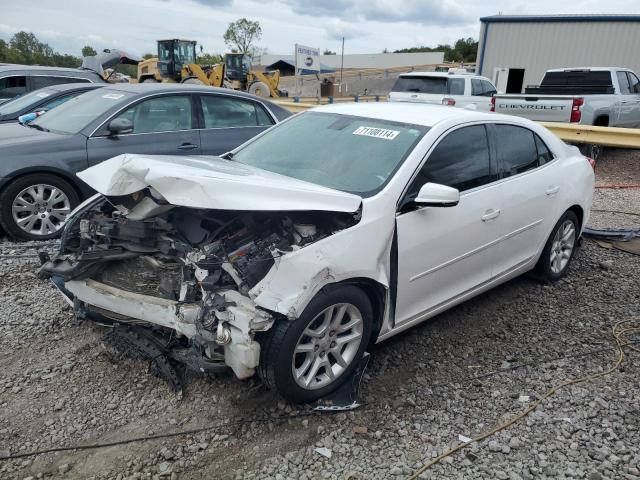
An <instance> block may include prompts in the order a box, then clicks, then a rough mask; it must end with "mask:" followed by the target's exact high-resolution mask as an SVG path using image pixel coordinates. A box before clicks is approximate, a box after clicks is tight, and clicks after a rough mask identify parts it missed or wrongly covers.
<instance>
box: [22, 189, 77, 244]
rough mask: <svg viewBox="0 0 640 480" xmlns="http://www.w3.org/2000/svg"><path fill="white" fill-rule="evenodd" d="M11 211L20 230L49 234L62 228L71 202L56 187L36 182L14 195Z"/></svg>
mask: <svg viewBox="0 0 640 480" xmlns="http://www.w3.org/2000/svg"><path fill="white" fill-rule="evenodd" d="M11 212H12V214H13V221H14V222H15V224H16V225H17V226H18V227H19V228H20V229H21V230H23V231H25V232H27V233H29V234H31V235H49V234H51V233H55V232H57V231H58V230H60V229H61V228H62V226H63V225H64V221H65V220H66V219H67V216H68V215H69V213H71V202H69V197H67V195H66V194H65V193H64V192H63V191H62V190H60V189H59V188H58V187H54V186H52V185H47V184H37V185H31V186H29V187H27V188H25V189H24V190H22V191H21V192H20V193H18V195H16V197H15V198H14V200H13V203H12V205H11Z"/></svg>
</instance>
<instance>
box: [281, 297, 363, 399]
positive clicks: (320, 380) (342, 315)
mask: <svg viewBox="0 0 640 480" xmlns="http://www.w3.org/2000/svg"><path fill="white" fill-rule="evenodd" d="M363 325H364V324H363V320H362V314H361V313H360V310H358V309H357V308H356V307H355V306H354V305H352V304H350V303H338V304H335V305H331V306H330V307H327V308H325V309H324V310H323V311H322V312H320V313H319V314H318V315H316V316H315V318H314V319H313V320H312V321H311V323H309V325H308V326H307V328H305V329H304V331H303V332H302V335H300V338H299V339H298V342H297V343H296V346H295V349H294V351H293V358H292V362H291V369H292V371H293V378H294V379H295V381H296V383H297V384H298V385H299V386H300V387H302V388H304V389H305V390H316V389H318V388H322V387H324V386H326V385H329V384H330V383H332V382H334V381H335V380H336V379H337V378H338V377H340V375H342V374H343V373H344V372H345V370H346V369H347V368H348V367H349V365H350V364H351V362H353V360H354V358H355V356H356V354H357V352H358V349H359V348H360V342H361V341H362V334H363Z"/></svg>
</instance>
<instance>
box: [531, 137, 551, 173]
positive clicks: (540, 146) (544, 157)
mask: <svg viewBox="0 0 640 480" xmlns="http://www.w3.org/2000/svg"><path fill="white" fill-rule="evenodd" d="M533 136H534V137H535V140H536V149H537V150H538V165H539V166H542V165H544V164H545V163H548V162H550V161H551V160H553V154H552V153H551V150H549V148H548V147H547V145H546V144H545V143H544V141H543V140H542V139H541V138H540V137H539V136H538V135H536V134H535V133H534V134H533Z"/></svg>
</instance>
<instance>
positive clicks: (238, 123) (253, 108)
mask: <svg viewBox="0 0 640 480" xmlns="http://www.w3.org/2000/svg"><path fill="white" fill-rule="evenodd" d="M200 99H201V102H202V114H203V116H204V127H205V128H232V127H265V126H269V127H270V126H271V125H273V120H271V118H270V117H269V116H268V115H267V113H266V112H265V111H264V109H263V108H262V107H261V106H260V105H258V104H257V103H255V102H251V101H248V100H240V99H237V98H230V97H223V96H215V95H203V96H201V97H200Z"/></svg>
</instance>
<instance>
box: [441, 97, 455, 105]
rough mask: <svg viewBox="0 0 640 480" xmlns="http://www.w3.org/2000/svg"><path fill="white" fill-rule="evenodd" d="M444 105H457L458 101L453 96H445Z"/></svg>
mask: <svg viewBox="0 0 640 480" xmlns="http://www.w3.org/2000/svg"><path fill="white" fill-rule="evenodd" d="M442 105H447V106H449V107H455V105H456V101H455V100H454V99H453V98H449V97H444V98H443V99H442Z"/></svg>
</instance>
